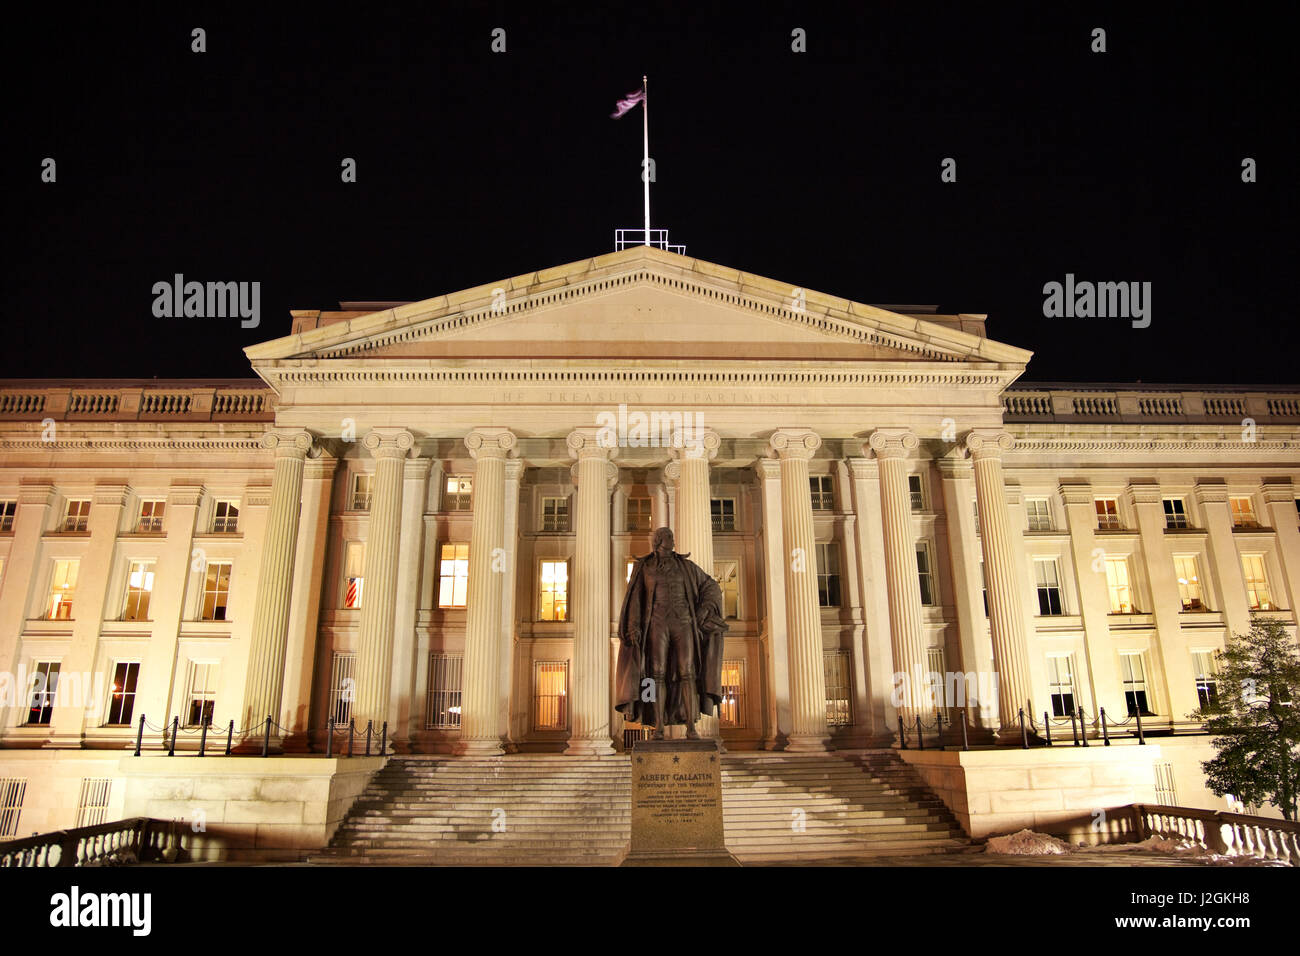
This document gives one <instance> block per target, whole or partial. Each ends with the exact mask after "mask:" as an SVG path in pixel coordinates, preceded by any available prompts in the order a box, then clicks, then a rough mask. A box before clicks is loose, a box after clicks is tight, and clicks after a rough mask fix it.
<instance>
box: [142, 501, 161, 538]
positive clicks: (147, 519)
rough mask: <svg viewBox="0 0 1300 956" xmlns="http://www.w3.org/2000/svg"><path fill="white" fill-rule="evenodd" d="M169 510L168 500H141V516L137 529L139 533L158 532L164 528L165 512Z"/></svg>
mask: <svg viewBox="0 0 1300 956" xmlns="http://www.w3.org/2000/svg"><path fill="white" fill-rule="evenodd" d="M166 511H167V502H166V501H162V500H149V501H142V502H140V517H139V519H138V520H137V521H136V524H135V530H136V531H137V532H138V533H139V534H158V533H159V532H161V531H162V529H163V514H164V513H165V512H166Z"/></svg>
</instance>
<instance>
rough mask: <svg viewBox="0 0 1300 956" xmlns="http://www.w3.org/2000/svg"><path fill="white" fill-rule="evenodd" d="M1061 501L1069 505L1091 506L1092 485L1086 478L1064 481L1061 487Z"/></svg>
mask: <svg viewBox="0 0 1300 956" xmlns="http://www.w3.org/2000/svg"><path fill="white" fill-rule="evenodd" d="M1060 493H1061V501H1062V502H1063V503H1064V504H1067V505H1091V504H1092V483H1091V482H1090V481H1088V480H1087V479H1086V478H1079V479H1076V480H1072V481H1062V482H1061V486H1060Z"/></svg>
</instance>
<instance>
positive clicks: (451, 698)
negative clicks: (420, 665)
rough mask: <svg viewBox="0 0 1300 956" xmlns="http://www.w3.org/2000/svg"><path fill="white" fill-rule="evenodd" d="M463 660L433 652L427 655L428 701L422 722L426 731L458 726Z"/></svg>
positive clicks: (450, 728) (449, 728)
mask: <svg viewBox="0 0 1300 956" xmlns="http://www.w3.org/2000/svg"><path fill="white" fill-rule="evenodd" d="M463 664H464V658H463V657H459V656H453V655H450V654H440V653H437V652H434V653H432V654H430V655H429V699H428V702H427V703H428V708H427V711H426V716H425V720H424V726H425V727H426V729H428V730H454V729H455V728H457V727H459V726H460V684H461V671H462V669H463Z"/></svg>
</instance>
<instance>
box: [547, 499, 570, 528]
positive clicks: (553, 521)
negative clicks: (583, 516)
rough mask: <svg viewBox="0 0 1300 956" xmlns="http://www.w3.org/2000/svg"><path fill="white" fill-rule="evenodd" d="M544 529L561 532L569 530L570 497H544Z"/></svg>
mask: <svg viewBox="0 0 1300 956" xmlns="http://www.w3.org/2000/svg"><path fill="white" fill-rule="evenodd" d="M542 530H543V531H561V532H567V531H568V530H569V499H568V498H543V499H542Z"/></svg>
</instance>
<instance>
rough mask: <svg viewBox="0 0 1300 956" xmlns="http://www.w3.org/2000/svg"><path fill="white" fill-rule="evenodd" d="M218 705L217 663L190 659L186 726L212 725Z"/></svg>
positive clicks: (186, 698)
mask: <svg viewBox="0 0 1300 956" xmlns="http://www.w3.org/2000/svg"><path fill="white" fill-rule="evenodd" d="M216 706H217V664H216V663H215V662H210V661H190V682H189V691H188V693H187V694H186V697H185V715H186V716H185V726H186V727H202V726H203V725H204V724H208V725H211V723H212V712H213V711H214V710H215V709H216Z"/></svg>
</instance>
